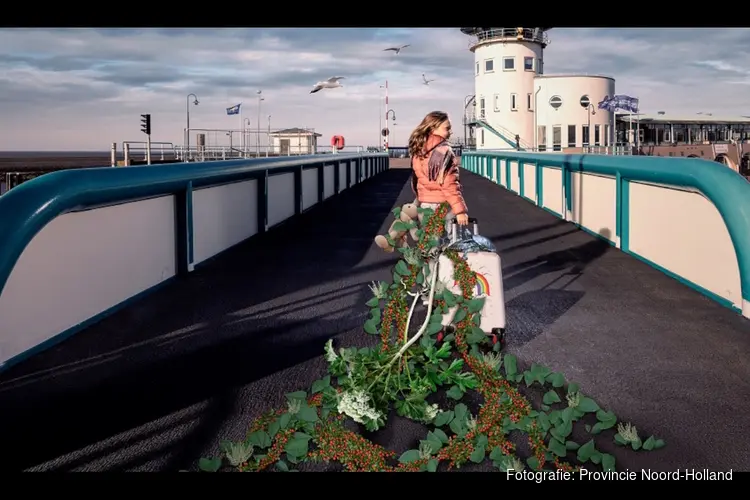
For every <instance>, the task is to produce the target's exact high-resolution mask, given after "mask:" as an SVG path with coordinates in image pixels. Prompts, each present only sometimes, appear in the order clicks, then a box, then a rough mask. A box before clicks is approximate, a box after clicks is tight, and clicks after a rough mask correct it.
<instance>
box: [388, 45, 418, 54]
mask: <svg viewBox="0 0 750 500" xmlns="http://www.w3.org/2000/svg"><path fill="white" fill-rule="evenodd" d="M410 45H411V44H408V43H407V44H406V45H402V46H401V47H388V48H387V49H383V52H386V51H388V50H392V51H393V52H395V53H396V54H398V53H399V52H401V49H405V48H406V47H409V46H410Z"/></svg>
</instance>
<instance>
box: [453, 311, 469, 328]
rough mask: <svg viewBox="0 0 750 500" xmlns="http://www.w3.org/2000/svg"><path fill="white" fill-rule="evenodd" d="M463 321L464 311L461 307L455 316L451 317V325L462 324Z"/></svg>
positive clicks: (464, 317)
mask: <svg viewBox="0 0 750 500" xmlns="http://www.w3.org/2000/svg"><path fill="white" fill-rule="evenodd" d="M464 319H466V309H464V308H463V307H461V308H459V309H458V310H457V311H456V314H455V315H454V316H453V324H454V325H457V324H458V323H460V322H462V321H463V320H464Z"/></svg>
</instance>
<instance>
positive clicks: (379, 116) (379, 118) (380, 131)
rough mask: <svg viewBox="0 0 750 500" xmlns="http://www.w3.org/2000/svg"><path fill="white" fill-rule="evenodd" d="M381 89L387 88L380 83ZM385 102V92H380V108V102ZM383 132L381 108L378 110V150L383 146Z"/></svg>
mask: <svg viewBox="0 0 750 500" xmlns="http://www.w3.org/2000/svg"><path fill="white" fill-rule="evenodd" d="M380 88H381V89H384V88H385V85H380ZM382 102H383V93H382V92H381V93H379V94H378V108H379V107H380V104H381V103H382ZM385 124H386V126H387V125H388V122H387V121H386V123H385ZM382 133H383V115H381V114H380V110H378V150H380V146H381V144H382V143H381V140H382V135H381V134H382Z"/></svg>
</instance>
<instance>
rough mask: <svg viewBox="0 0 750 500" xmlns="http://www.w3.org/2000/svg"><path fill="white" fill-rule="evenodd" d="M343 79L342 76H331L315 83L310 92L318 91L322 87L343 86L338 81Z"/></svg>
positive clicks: (333, 87)
mask: <svg viewBox="0 0 750 500" xmlns="http://www.w3.org/2000/svg"><path fill="white" fill-rule="evenodd" d="M343 79H344V77H343V76H332V77H331V78H329V79H328V80H325V81H323V82H318V83H316V84H315V86H314V87H313V89H312V90H311V91H310V93H311V94H314V93H315V92H320V91H321V90H323V89H335V88H337V87H343V85H341V84H340V83H339V80H343Z"/></svg>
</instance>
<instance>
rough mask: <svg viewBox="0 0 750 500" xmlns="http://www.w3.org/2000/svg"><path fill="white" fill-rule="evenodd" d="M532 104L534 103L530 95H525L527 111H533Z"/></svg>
mask: <svg viewBox="0 0 750 500" xmlns="http://www.w3.org/2000/svg"><path fill="white" fill-rule="evenodd" d="M533 103H534V101H533V97H532V94H526V107H528V108H529V111H533V110H534V104H533Z"/></svg>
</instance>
